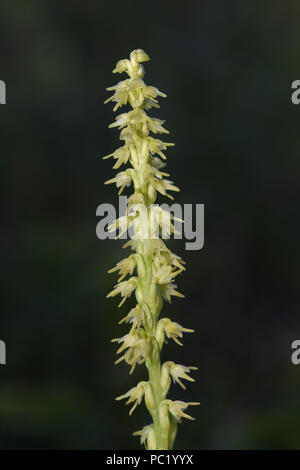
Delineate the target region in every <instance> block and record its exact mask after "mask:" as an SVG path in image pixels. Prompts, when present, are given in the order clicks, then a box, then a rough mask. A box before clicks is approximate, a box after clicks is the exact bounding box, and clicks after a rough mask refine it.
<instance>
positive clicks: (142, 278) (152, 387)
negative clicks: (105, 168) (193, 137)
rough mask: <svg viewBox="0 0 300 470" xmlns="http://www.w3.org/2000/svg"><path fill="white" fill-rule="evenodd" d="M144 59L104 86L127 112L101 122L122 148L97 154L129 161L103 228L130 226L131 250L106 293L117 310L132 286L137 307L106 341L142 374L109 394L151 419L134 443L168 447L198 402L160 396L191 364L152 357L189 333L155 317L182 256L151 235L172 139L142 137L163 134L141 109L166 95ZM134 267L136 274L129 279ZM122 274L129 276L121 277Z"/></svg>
mask: <svg viewBox="0 0 300 470" xmlns="http://www.w3.org/2000/svg"><path fill="white" fill-rule="evenodd" d="M148 60H149V56H148V55H147V54H146V53H145V52H144V51H143V50H141V49H137V50H135V51H132V53H131V54H130V59H124V60H121V61H119V62H118V63H117V65H116V68H115V69H114V72H115V73H123V72H126V73H127V75H128V76H129V78H127V79H126V80H124V81H121V82H119V83H118V84H117V85H115V86H113V87H110V88H108V90H112V91H114V94H113V95H112V96H111V97H110V98H109V99H108V100H107V101H113V102H115V103H116V105H115V107H114V110H117V109H118V108H119V107H121V106H122V105H126V104H130V105H131V107H132V110H131V111H129V112H128V113H122V114H120V115H119V116H117V118H116V121H115V122H114V123H113V124H111V125H110V126H109V127H118V128H119V129H120V131H121V133H120V139H121V140H122V141H124V145H123V146H122V147H120V148H119V149H117V150H115V151H114V152H113V153H112V154H110V155H108V156H107V157H104V158H110V157H113V158H114V159H116V160H117V162H116V163H115V165H114V168H115V169H117V168H119V167H120V166H121V165H122V164H127V163H129V164H130V166H129V168H127V169H126V170H125V171H121V172H119V173H118V174H117V175H116V176H115V177H114V178H112V179H110V180H108V181H106V184H111V183H115V184H116V186H117V188H120V189H119V194H121V193H122V191H123V190H124V188H125V187H128V186H130V185H131V184H133V186H134V192H133V194H132V195H131V196H130V198H129V200H128V206H127V212H126V215H125V216H123V217H121V218H119V219H117V220H115V221H114V222H113V223H112V224H111V225H110V226H109V227H108V230H109V231H110V232H117V231H118V230H120V233H119V236H120V235H121V234H122V233H124V232H126V231H127V230H128V229H129V228H130V227H133V228H134V239H132V240H131V241H129V242H128V243H127V244H126V245H127V246H130V247H131V249H132V251H133V253H132V254H131V255H130V256H129V257H128V258H125V259H123V260H121V261H120V262H119V263H117V265H116V266H115V267H114V268H112V269H110V271H109V272H115V271H119V275H120V277H119V279H118V283H117V284H116V285H115V286H114V289H113V290H112V291H111V292H110V293H109V294H108V295H107V297H114V296H115V295H118V294H120V295H121V297H123V299H122V301H121V302H120V304H119V307H120V306H122V305H123V303H124V301H125V300H126V299H127V298H129V297H130V295H131V294H132V293H133V292H134V291H135V296H136V300H137V305H136V306H135V307H134V308H133V309H131V310H130V312H129V313H128V314H127V315H126V316H125V317H124V318H123V319H122V320H121V321H120V323H123V322H124V321H126V322H130V323H131V328H130V331H129V333H128V334H126V335H124V336H123V337H122V338H115V339H113V340H112V341H114V342H117V343H118V344H119V345H120V343H122V344H121V346H119V349H118V350H117V354H120V353H123V356H121V357H119V358H118V359H117V361H116V364H117V363H119V362H121V361H123V360H124V361H125V362H126V363H127V364H128V365H129V366H131V369H130V374H131V373H132V372H133V371H134V369H135V367H136V365H137V364H143V363H145V364H146V367H147V369H148V375H149V380H148V381H141V382H139V383H138V384H137V385H136V386H135V387H133V388H131V389H130V390H129V391H128V392H127V393H125V394H124V395H121V396H119V397H117V398H116V399H117V400H121V399H127V402H126V404H131V405H132V407H131V409H130V412H129V413H130V414H131V413H132V412H133V411H134V410H135V408H136V407H137V406H138V405H139V404H140V403H141V402H142V400H143V399H144V400H145V404H146V407H147V409H148V411H149V413H150V414H151V416H152V419H153V423H151V424H149V425H146V426H144V427H143V429H142V430H140V431H136V432H135V433H134V435H136V436H140V440H141V444H145V446H146V449H149V450H168V449H172V446H173V442H174V439H175V435H176V430H177V423H178V422H180V421H181V418H183V417H184V418H187V419H193V418H192V417H191V416H190V415H188V414H186V413H185V412H184V410H185V409H186V408H187V407H188V406H190V405H197V404H198V403H194V402H190V403H186V402H183V401H180V400H177V401H172V400H170V399H167V394H168V392H169V388H170V384H171V378H172V379H173V380H174V381H175V382H177V383H178V384H179V385H180V386H181V387H182V388H185V385H184V384H183V383H182V381H181V379H185V380H188V381H190V382H194V379H193V378H192V377H190V376H189V375H188V374H189V373H190V372H191V370H193V369H196V368H195V367H191V366H189V367H187V366H183V365H181V364H175V363H174V362H172V361H167V362H164V363H163V364H161V360H160V352H161V349H162V347H163V344H164V341H165V338H166V337H167V338H171V339H173V340H174V341H175V342H176V343H177V344H179V345H182V343H181V342H180V340H179V338H180V339H181V338H182V336H183V334H182V333H183V332H187V333H191V332H193V331H194V330H191V329H188V328H184V327H183V326H181V325H180V324H179V323H176V322H172V321H171V320H170V318H161V319H159V315H160V312H161V309H162V306H163V300H166V301H167V302H171V296H176V297H184V296H183V295H182V294H181V293H180V292H178V291H177V290H175V288H176V285H175V284H174V280H175V278H176V276H177V275H178V274H180V273H181V272H182V271H183V270H184V269H185V268H184V261H183V260H182V259H181V258H180V257H179V256H177V255H175V254H174V253H172V252H171V251H170V250H169V249H168V248H167V246H166V245H165V243H164V242H163V241H162V239H161V238H159V237H160V236H163V234H164V233H167V234H168V235H170V234H171V233H174V226H173V224H172V222H171V220H174V219H175V218H174V217H173V216H172V215H171V214H170V213H169V212H168V211H166V210H163V209H162V208H161V207H160V206H158V205H157V204H156V205H155V207H153V204H154V203H155V200H156V196H157V193H160V194H162V195H163V196H167V197H169V198H171V199H173V197H172V196H171V195H170V194H169V193H168V191H179V189H178V188H177V187H176V186H175V185H174V184H173V182H172V181H170V180H168V179H166V178H165V176H169V175H168V173H165V172H162V171H160V170H161V168H163V167H164V166H165V163H164V162H163V160H165V159H166V157H165V155H164V153H163V150H165V149H166V148H167V147H169V146H172V145H174V144H172V143H168V142H164V141H161V140H160V139H157V138H154V137H151V135H150V133H153V134H166V133H168V131H167V130H166V129H165V128H164V127H163V126H162V124H163V123H164V122H163V121H161V120H159V119H156V118H152V117H150V116H148V114H147V111H148V110H149V109H150V108H152V107H156V108H158V107H159V105H158V104H157V97H158V96H163V97H165V96H166V95H165V94H164V93H161V92H160V91H159V90H158V89H157V88H155V87H152V86H148V85H146V84H145V82H144V81H143V77H144V68H143V66H142V65H141V63H142V62H146V61H148ZM154 155H158V156H154ZM158 157H160V158H158ZM161 159H162V160H161ZM131 209H132V210H131ZM139 211H141V213H139ZM176 220H179V219H176ZM135 270H136V273H137V274H136V275H135V276H133V273H134V271H135ZM127 275H130V276H131V277H130V278H129V279H127V280H124V278H125V277H126V276H127ZM125 351H126V352H125Z"/></svg>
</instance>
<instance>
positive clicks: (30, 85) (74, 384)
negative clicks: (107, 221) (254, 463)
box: [0, 0, 300, 449]
mask: <svg viewBox="0 0 300 470" xmlns="http://www.w3.org/2000/svg"><path fill="white" fill-rule="evenodd" d="M299 24H300V4H299V2H297V1H291V0H282V1H277V2H274V1H264V2H261V1H252V2H240V1H233V0H228V1H226V2H225V1H216V0H215V1H212V0H201V1H187V2H182V1H178V0H172V1H156V0H152V1H151V2H148V3H146V2H141V1H136V0H127V1H117V2H116V1H115V2H108V1H99V0H98V1H96V0H85V1H84V2H82V1H72V2H66V1H56V0H52V1H42V0H27V1H26V2H25V1H23V0H19V1H17V0H2V1H1V4H0V61H1V65H0V79H1V80H4V81H5V82H6V85H7V104H6V105H5V106H2V107H1V108H0V111H1V115H0V119H1V126H0V136H1V158H0V168H1V181H0V191H1V195H0V204H1V265H2V269H1V282H0V289H1V319H0V339H2V340H4V341H5V342H6V344H7V365H5V366H0V447H1V448H2V449H135V448H137V449H138V448H140V445H139V442H138V439H137V438H134V437H132V436H131V433H132V432H133V431H135V430H137V429H140V428H141V427H142V426H143V425H145V424H148V423H149V422H150V418H149V416H148V414H147V412H146V410H145V408H144V406H141V407H139V408H138V409H137V410H136V412H135V413H134V415H133V416H132V417H131V418H129V417H128V408H127V407H125V406H124V404H123V403H121V402H115V400H114V397H115V396H117V395H120V394H122V393H125V392H126V391H127V390H128V389H129V388H130V387H132V386H134V385H135V384H136V383H137V381H138V380H140V379H141V378H144V377H145V370H144V368H142V367H141V368H140V370H137V371H136V372H135V373H134V374H133V376H131V377H129V376H128V367H127V366H126V365H125V364H123V363H122V364H121V365H118V366H114V365H113V362H114V360H115V350H116V348H115V345H113V344H111V343H110V339H111V338H113V337H116V336H122V335H123V334H125V332H126V331H127V327H126V326H125V327H123V328H122V327H121V326H118V325H117V323H118V320H119V319H120V318H121V316H124V315H125V313H126V312H127V311H128V305H129V304H130V302H129V303H128V305H127V307H124V308H123V309H122V311H119V310H117V304H118V301H117V299H113V300H109V299H108V300H107V299H105V296H106V294H107V293H108V292H109V290H110V289H111V287H112V285H113V283H114V282H115V280H116V278H115V277H114V276H109V275H107V270H108V269H109V268H110V267H112V266H113V265H114V264H115V263H116V262H117V261H118V260H120V259H121V258H122V257H124V254H125V252H124V251H122V250H121V245H122V244H121V242H114V241H109V240H106V241H100V240H99V239H97V237H96V234H95V229H96V224H97V222H98V219H97V218H96V215H95V213H96V208H97V206H98V205H99V204H101V203H102V202H115V201H116V200H117V196H116V191H114V190H113V188H112V187H107V186H104V185H103V182H104V181H105V180H107V179H109V178H110V177H112V176H111V175H112V174H113V171H112V169H111V163H112V162H111V160H107V161H103V160H102V159H101V157H102V156H104V155H106V154H108V153H110V152H111V151H113V150H114V149H116V148H117V147H118V146H119V141H118V132H117V131H116V130H109V129H108V124H109V123H110V122H112V120H113V119H114V113H113V112H112V106H111V105H110V104H109V105H106V106H104V104H103V102H104V100H105V99H106V98H107V97H108V96H109V94H108V93H107V92H106V91H105V88H106V87H107V86H110V85H113V84H115V83H116V82H117V81H118V80H119V79H121V78H123V77H121V78H120V76H115V75H112V73H111V72H112V69H113V68H114V65H115V63H116V62H117V60H119V59H122V58H126V57H128V55H129V53H130V52H131V50H133V49H136V48H142V49H145V51H146V52H147V53H148V54H149V55H150V56H151V58H152V60H151V62H149V63H147V64H146V76H145V81H146V83H148V84H152V85H154V86H157V87H158V88H159V89H160V90H162V91H164V92H166V93H167V94H168V98H167V100H163V101H162V102H161V109H160V110H158V111H156V112H154V113H152V114H154V115H156V116H157V117H160V118H162V119H166V120H167V122H166V126H167V128H168V129H169V130H170V137H169V141H175V142H176V147H175V148H172V149H170V150H169V151H168V170H169V172H170V173H171V175H172V179H174V181H175V182H176V184H177V185H178V186H179V187H180V188H181V193H179V194H178V195H176V196H177V197H176V201H177V202H181V203H204V204H205V246H204V248H203V249H202V250H201V251H194V252H193V251H185V250H184V242H183V241H174V242H173V243H171V244H170V246H172V249H173V250H175V252H176V253H178V254H180V255H181V256H183V257H184V258H185V260H186V261H187V271H186V272H185V273H184V275H182V276H181V277H180V279H178V284H179V290H180V291H181V292H184V293H185V295H186V299H184V300H181V299H178V300H176V299H175V300H174V302H173V304H172V305H170V306H169V305H168V304H167V305H165V309H164V314H165V315H166V316H171V318H172V319H174V320H175V321H178V322H179V323H182V324H183V325H184V326H186V327H193V328H195V329H196V333H195V334H194V335H189V336H188V335H186V336H185V338H184V348H183V349H180V348H179V347H178V346H176V345H173V344H171V343H169V345H168V346H167V347H166V348H165V350H164V354H163V358H164V359H171V360H173V361H179V362H180V363H183V364H187V365H189V364H191V365H198V367H199V370H198V371H197V373H196V374H195V375H196V378H197V382H196V383H195V384H191V385H190V386H189V387H188V389H187V391H185V392H182V391H181V390H180V389H179V387H178V386H174V385H172V390H171V395H170V396H171V397H172V398H177V399H183V400H186V401H188V400H190V401H200V402H201V406H200V407H198V408H197V409H196V408H194V409H193V410H192V414H193V415H194V416H196V417H197V420H196V421H194V422H184V423H182V424H181V425H180V427H179V433H178V437H177V440H176V448H177V449H180V448H182V449H296V448H298V449H299V448H300V436H299V425H300V400H299V393H300V366H298V367H297V366H295V365H292V363H291V352H292V351H291V343H292V341H293V340H294V339H299V337H300V323H299V319H300V305H299V304H300V295H299V281H300V279H299V272H300V254H299V248H298V244H299V239H300V225H299V214H298V211H299V203H300V189H299V181H300V139H299V124H300V107H299V108H298V107H297V106H294V105H293V104H292V103H291V83H292V81H293V80H296V79H300V49H299V43H300V28H299ZM154 111H155V110H154ZM161 202H162V200H161Z"/></svg>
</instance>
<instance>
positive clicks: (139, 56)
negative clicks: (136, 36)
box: [130, 49, 150, 63]
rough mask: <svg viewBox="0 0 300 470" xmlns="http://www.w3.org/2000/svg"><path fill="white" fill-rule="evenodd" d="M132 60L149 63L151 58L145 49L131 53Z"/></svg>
mask: <svg viewBox="0 0 300 470" xmlns="http://www.w3.org/2000/svg"><path fill="white" fill-rule="evenodd" d="M130 60H131V61H132V62H139V63H141V62H148V61H149V60H150V57H149V56H148V54H147V53H146V52H145V51H144V50H143V49H135V50H133V51H132V52H131V53H130Z"/></svg>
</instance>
